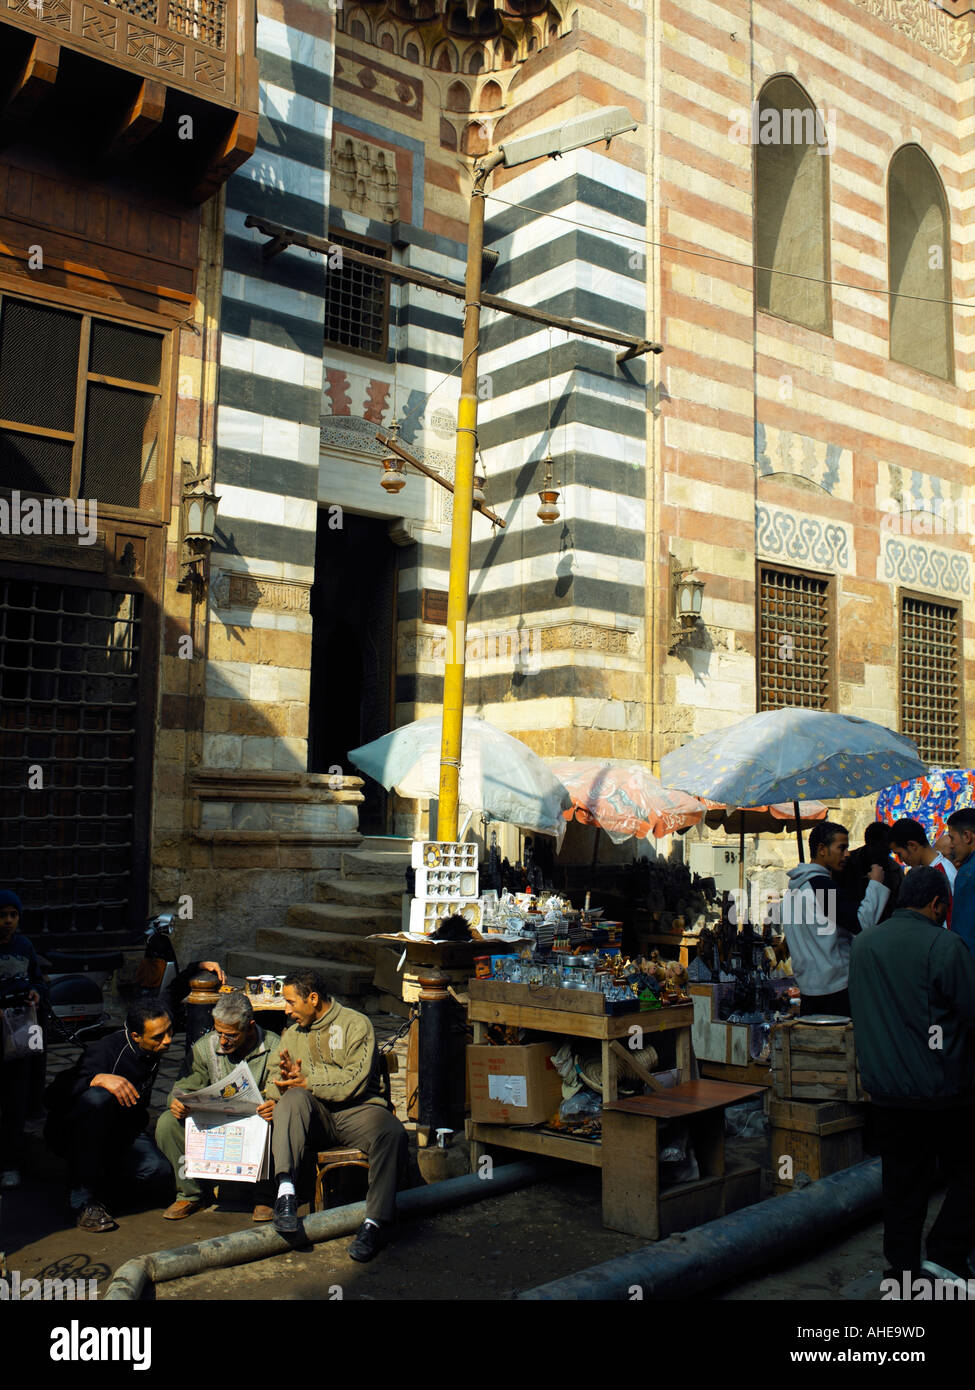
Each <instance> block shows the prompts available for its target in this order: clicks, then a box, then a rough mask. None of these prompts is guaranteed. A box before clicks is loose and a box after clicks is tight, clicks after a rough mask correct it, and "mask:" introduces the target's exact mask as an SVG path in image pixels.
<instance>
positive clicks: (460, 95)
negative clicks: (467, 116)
mask: <svg viewBox="0 0 975 1390" xmlns="http://www.w3.org/2000/svg"><path fill="white" fill-rule="evenodd" d="M470 109H471V97H470V93H469V92H468V90H467V88H466V87H465V86H464V84H463V82H451V84H450V86H449V87H448V88H447V110H448V111H469V110H470Z"/></svg>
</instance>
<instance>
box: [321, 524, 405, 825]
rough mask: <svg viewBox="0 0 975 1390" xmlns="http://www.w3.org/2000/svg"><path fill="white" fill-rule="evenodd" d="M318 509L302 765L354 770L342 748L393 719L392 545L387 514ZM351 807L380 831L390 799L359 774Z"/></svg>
mask: <svg viewBox="0 0 975 1390" xmlns="http://www.w3.org/2000/svg"><path fill="white" fill-rule="evenodd" d="M335 519H336V518H335V516H334V513H333V511H332V509H327V508H321V509H320V510H319V513H318V534H317V538H316V547H315V583H314V585H313V586H312V591H311V615H312V651H311V697H310V705H309V712H308V770H309V772H329V771H330V770H333V769H335V768H336V767H338V768H340V769H341V770H342V772H343V773H344V774H345V775H346V776H350V775H355V768H353V766H352V765H351V763H350V762H349V750H350V748H357V747H359V746H360V744H363V743H369V742H371V741H372V740H373V739H376V738H380V737H381V736H382V735H383V734H386V733H389V731H390V729H391V728H392V726H393V683H394V679H395V665H396V663H395V634H396V554H397V552H396V546H395V545H394V544H393V542H392V541H391V540H390V538H389V534H388V532H387V526H388V524H389V523H388V521H381V520H376V519H374V518H372V517H365V516H356V515H354V514H353V513H351V512H344V513H342V515H341V521H342V525H341V527H336V526H335V525H334V521H335ZM362 792H363V796H364V797H365V800H364V801H363V803H362V805H361V806H360V807H359V828H360V830H361V831H362V833H363V834H364V835H385V834H387V833H388V823H389V818H390V816H391V809H392V808H391V806H390V805H389V802H390V798H389V796H388V795H387V793H386V791H385V790H384V789H383V788H382V787H380V786H379V784H378V783H377V782H374V781H372V780H371V779H370V778H367V779H366V782H365V785H364V786H363V788H362Z"/></svg>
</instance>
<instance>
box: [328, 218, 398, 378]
mask: <svg viewBox="0 0 975 1390" xmlns="http://www.w3.org/2000/svg"><path fill="white" fill-rule="evenodd" d="M330 240H331V242H332V243H333V244H334V245H336V246H348V247H350V248H351V249H352V250H354V251H362V252H363V253H364V254H366V255H374V256H375V255H380V254H381V253H380V251H379V248H378V247H376V246H371V245H369V244H368V243H366V242H362V241H356V240H355V238H354V237H347V236H331V235H330ZM333 259H335V258H333V257H331V256H330V257H329V258H328V262H327V264H326V271H325V341H326V343H332V344H334V345H335V346H336V347H347V348H352V349H353V350H354V351H356V352H364V353H368V354H369V355H370V356H372V357H384V356H385V354H386V322H387V314H388V303H389V293H388V281H387V277H386V276H385V275H382V274H380V273H379V272H377V271H375V270H370V269H369V267H368V266H365V265H353V263H352V262H351V261H343V262H342V264H341V265H334V266H333V265H332V264H331V262H332V260H333Z"/></svg>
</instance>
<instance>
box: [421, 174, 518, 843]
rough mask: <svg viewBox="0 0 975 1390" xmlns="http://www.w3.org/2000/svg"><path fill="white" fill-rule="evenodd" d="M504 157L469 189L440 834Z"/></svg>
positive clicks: (460, 706) (453, 805)
mask: <svg viewBox="0 0 975 1390" xmlns="http://www.w3.org/2000/svg"><path fill="white" fill-rule="evenodd" d="M503 162H504V155H503V154H502V153H501V151H500V150H499V151H497V152H496V153H495V154H493V155H491V157H490V158H489V159H487V160H486V161H485V162H484V163H483V164H479V165H477V167H476V168H475V170H474V187H473V189H472V190H471V215H470V221H469V223H468V226H467V275H466V281H465V284H466V296H465V304H464V349H463V354H464V355H463V357H462V359H461V364H462V365H461V375H460V402H459V404H458V407H457V452H456V455H455V462H454V519H453V525H452V527H451V531H450V579H449V581H448V585H447V665H446V669H445V671H444V682H443V733H442V735H441V741H440V803H439V807H438V811H437V838H438V839H439V840H456V839H457V824H458V818H459V810H460V807H459V792H460V754H461V743H462V738H463V730H464V671H465V666H466V653H467V607H468V603H469V590H470V580H471V522H472V518H473V514H474V463H475V459H476V456H477V348H478V335H479V333H480V327H481V265H482V261H483V257H484V187H485V184H486V183H487V180H488V175H489V174H490V173H491V172H492V170H494V169H496V168H497V167H498V165H499V164H502V163H503Z"/></svg>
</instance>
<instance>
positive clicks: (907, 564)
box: [650, 0, 975, 819]
mask: <svg viewBox="0 0 975 1390" xmlns="http://www.w3.org/2000/svg"><path fill="white" fill-rule="evenodd" d="M956 8H957V7H956ZM919 11H924V13H923V14H919ZM656 14H657V18H658V23H657V27H656V37H655V42H654V59H653V63H654V68H655V83H654V100H655V103H656V105H657V107H658V110H659V126H658V129H657V130H656V131H655V132H653V133H651V136H650V138H652V139H653V141H654V146H655V159H656V162H657V167H658V169H659V181H658V182H657V184H656V186H655V190H654V192H655V199H654V210H653V223H652V225H653V227H654V238H655V239H656V240H659V241H661V242H662V243H663V248H662V249H661V250H660V251H659V253H658V254H659V277H658V280H659V303H658V306H657V309H656V314H655V321H656V325H657V327H658V331H659V333H660V335H661V337H662V339H663V341H664V343H665V345H666V352H665V354H664V357H663V358H662V359H661V363H662V366H661V370H662V376H663V381H664V384H665V387H666V395H667V400H666V401H665V403H664V405H663V407H662V410H661V413H660V418H659V420H658V421H657V423H656V426H655V428H654V431H653V441H654V470H655V474H656V478H657V480H658V481H657V495H658V497H659V505H658V506H657V507H656V515H655V522H654V526H653V528H652V529H653V530H654V532H655V533H656V535H657V554H656V575H657V578H656V585H655V590H656V604H655V608H656V613H657V624H656V634H655V637H654V639H653V642H652V645H651V661H652V665H653V668H654V670H655V672H656V698H655V702H654V718H655V728H654V743H653V746H654V754H655V756H660V755H661V754H662V753H664V752H666V751H667V750H668V749H669V748H671V747H673V746H676V745H677V744H679V743H681V742H683V741H685V740H686V739H687V738H688V737H691V736H693V735H694V734H696V733H699V732H703V731H705V730H706V729H709V728H712V727H714V726H716V725H718V724H723V723H730V722H733V721H734V720H736V719H738V718H740V717H741V716H743V715H744V714H747V713H749V712H751V711H752V710H754V709H755V708H756V698H757V691H756V654H755V639H756V616H755V588H756V562H757V560H759V559H768V560H772V561H777V562H779V563H782V564H785V565H791V566H797V567H801V568H807V569H811V570H814V571H817V572H820V573H824V574H832V575H834V576H835V586H836V596H837V638H838V643H837V648H838V649H837V652H836V677H837V695H838V703H837V708H838V709H839V710H841V711H843V712H847V713H856V714H860V715H862V716H864V717H866V718H869V719H874V720H877V721H879V722H881V723H884V724H886V725H888V726H890V727H892V728H897V727H898V725H899V695H898V688H897V661H898V605H897V597H896V590H897V587H898V586H904V587H906V588H910V589H912V590H921V591H923V592H925V593H928V594H930V595H931V596H932V597H935V598H938V597H940V598H943V599H946V600H950V601H951V602H960V603H961V605H962V614H963V624H962V628H963V643H964V662H963V675H964V688H965V692H966V694H965V711H966V716H967V724H968V733H969V738H968V756H969V758H970V756H971V749H972V742H971V736H972V732H973V729H975V725H973V716H975V684H973V676H975V626H973V620H972V579H971V545H972V541H971V533H970V526H971V523H970V522H969V526H968V529H967V530H958V529H956V530H955V531H954V532H953V533H948V534H938V535H932V536H930V537H924V538H922V539H919V540H914V539H913V538H912V540H911V542H910V543H903V542H901V541H899V540H898V539H896V538H892V537H890V536H889V535H887V534H886V533H885V529H884V526H885V517H886V516H887V509H888V504H889V500H890V499H891V498H892V497H906V498H911V497H913V498H916V499H923V498H929V499H930V498H931V497H944V498H950V499H953V500H954V501H955V502H957V503H962V502H963V499H965V498H967V497H970V496H971V474H970V466H971V465H970V440H971V431H972V396H971V391H972V384H973V381H972V374H971V366H972V358H971V343H970V330H969V329H968V324H967V317H966V316H965V315H964V314H963V313H962V312H961V311H960V310H958V309H956V310H955V311H954V322H953V329H954V348H955V354H954V361H955V373H954V380H953V381H944V380H940V379H938V378H936V377H934V376H931V375H929V374H927V373H925V372H922V371H919V370H916V369H914V368H910V367H906V366H903V365H902V364H901V363H899V362H893V361H891V360H889V355H888V324H889V303H888V298H887V296H886V293H885V291H886V290H887V288H888V245H887V243H888V232H887V170H888V166H889V163H890V160H891V157H892V156H893V154H894V153H895V151H896V150H897V149H898V148H900V147H901V146H902V145H904V144H909V143H913V144H917V145H919V146H920V147H921V148H922V149H923V150H924V151H925V152H926V153H927V154H928V156H929V157H930V159H931V160H932V162H933V164H934V166H935V168H936V169H937V171H938V174H939V175H940V178H941V180H942V183H943V185H944V189H945V193H946V196H947V202H948V209H949V218H950V243H951V271H952V278H951V284H952V292H953V296H954V298H955V299H956V300H959V301H967V300H968V298H969V297H970V294H971V283H970V279H971V269H970V260H971V251H970V241H971V231H970V223H971V202H972V192H971V186H972V174H971V150H972V105H971V97H972V79H971V71H972V70H971V57H972V46H971V45H972V39H971V15H970V14H968V13H966V14H964V15H962V16H961V17H959V18H951V17H949V15H948V14H947V13H946V12H945V11H944V10H942V9H940V8H939V7H938V6H936V5H927V6H908V5H906V4H903V3H901V0H838V3H836V4H834V5H830V6H829V7H824V6H806V5H801V4H792V3H788V2H787V0H776V3H774V4H766V3H756V4H754V5H752V4H748V3H745V2H744V0H720V3H718V2H712V0H707V2H706V3H701V4H698V5H695V6H693V7H692V8H690V9H689V8H688V7H687V6H684V5H681V4H678V3H675V0H658V3H657V5H656ZM777 74H791V75H792V76H793V77H794V78H795V79H796V81H797V82H799V83H800V84H801V85H802V87H803V88H804V89H805V90H806V92H808V93H809V95H810V96H811V98H812V100H813V101H814V102H815V104H816V107H817V108H818V109H819V110H820V111H822V112H823V113H824V114H825V113H829V116H830V118H831V119H833V120H835V135H834V141H833V148H832V151H831V153H830V155H829V178H828V189H829V193H828V196H829V223H828V228H829V249H830V263H831V269H830V275H831V278H832V280H833V281H834V282H836V283H834V285H833V287H832V331H831V332H830V333H820V332H815V331H813V330H811V329H807V328H803V327H800V326H798V325H796V324H794V323H790V322H786V321H785V320H783V319H781V318H777V317H775V316H773V315H771V314H769V313H765V312H763V311H761V310H757V309H756V307H755V302H754V297H753V293H752V273H751V271H750V269H748V266H749V265H750V263H751V262H752V260H753V247H754V220H753V219H754V203H753V193H754V184H753V150H752V148H751V147H750V145H748V144H741V143H736V142H735V141H734V140H732V139H730V138H729V132H730V130H731V128H732V126H733V124H734V122H735V119H736V116H735V113H736V112H747V111H748V110H749V108H750V106H751V103H752V102H753V101H754V100H756V99H757V98H758V95H759V93H760V91H761V89H762V86H763V84H764V83H765V82H766V81H767V80H768V79H769V78H770V77H772V76H774V75H777ZM912 547H913V550H912ZM668 551H671V552H673V553H674V554H676V556H677V558H678V559H679V560H680V561H681V562H682V563H684V564H688V565H694V566H696V567H697V568H698V570H699V572H700V573H701V575H702V577H703V578H705V580H706V583H707V588H706V592H705V599H704V623H705V626H706V636H703V637H702V640H701V641H700V642H699V643H698V645H697V646H696V647H693V648H686V649H684V650H682V651H681V652H680V653H679V654H678V655H676V656H668V655H667V626H668V623H667V614H668V612H669V601H670V600H669V587H670V581H669V569H668ZM847 809H848V811H849V812H850V813H851V814H852V815H853V817H854V819H856V818H858V817H860V816H863V815H865V814H866V813H867V808H866V807H864V806H858V807H853V808H847Z"/></svg>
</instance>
